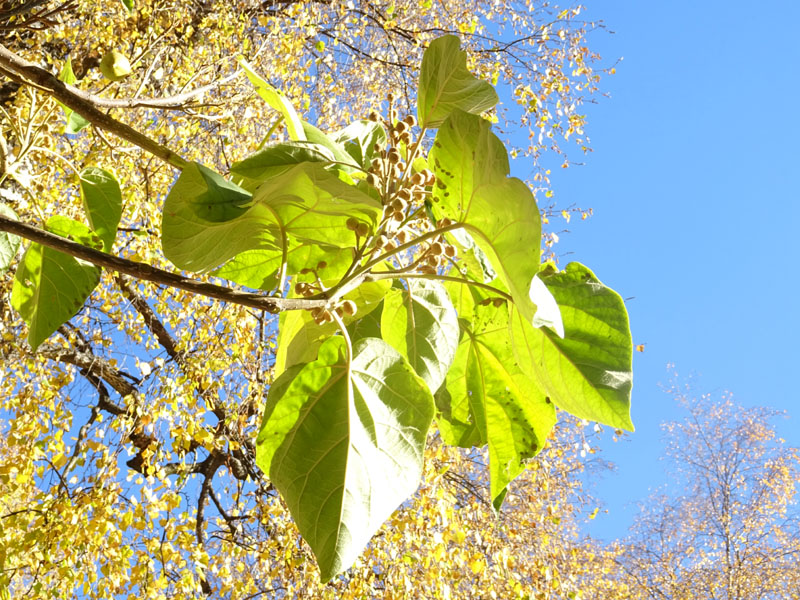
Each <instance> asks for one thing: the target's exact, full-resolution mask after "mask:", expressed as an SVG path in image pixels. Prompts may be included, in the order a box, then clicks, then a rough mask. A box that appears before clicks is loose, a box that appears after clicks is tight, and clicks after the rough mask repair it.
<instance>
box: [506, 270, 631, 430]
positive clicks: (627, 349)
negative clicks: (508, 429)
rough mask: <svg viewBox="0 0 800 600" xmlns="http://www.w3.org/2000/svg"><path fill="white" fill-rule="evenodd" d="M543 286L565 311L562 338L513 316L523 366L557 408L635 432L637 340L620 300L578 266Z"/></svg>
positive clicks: (554, 275)
mask: <svg viewBox="0 0 800 600" xmlns="http://www.w3.org/2000/svg"><path fill="white" fill-rule="evenodd" d="M542 281H543V282H544V283H545V285H546V286H547V288H548V289H549V290H550V292H551V293H552V294H553V297H554V298H555V300H556V302H557V303H558V306H559V308H560V310H561V316H562V319H563V322H564V337H563V339H562V338H560V337H558V335H556V334H555V333H553V332H552V331H550V330H549V329H545V328H540V329H535V328H534V327H532V326H531V325H530V323H529V321H528V320H527V319H525V318H524V317H521V316H520V315H519V313H516V314H513V315H512V317H511V334H512V338H513V344H514V352H515V354H516V356H517V359H518V360H519V364H520V366H521V367H522V368H523V369H524V370H525V371H526V372H527V373H529V374H530V375H531V377H534V378H536V379H537V380H538V381H539V382H540V384H541V386H542V388H543V389H544V390H545V391H546V393H547V394H548V396H549V397H550V399H551V400H552V401H553V402H554V403H555V404H556V405H557V406H558V407H559V408H562V409H564V410H566V411H567V412H569V413H571V414H573V415H575V416H577V417H580V418H582V419H588V420H591V421H597V422H599V423H605V424H606V425H610V426H612V427H619V428H621V429H627V430H629V431H633V423H631V418H630V401H631V389H632V387H633V372H632V360H633V341H632V339H631V333H630V328H629V325H628V313H627V311H626V310H625V304H624V303H623V301H622V298H620V296H619V294H617V293H616V292H615V291H613V290H612V289H610V288H607V287H606V286H604V285H603V284H602V283H600V282H599V281H598V280H597V278H596V277H595V276H594V273H592V272H591V271H590V270H589V269H587V268H586V267H584V266H583V265H581V264H579V263H570V264H568V265H567V268H566V269H565V270H564V271H561V272H558V273H551V274H545V273H543V274H542Z"/></svg>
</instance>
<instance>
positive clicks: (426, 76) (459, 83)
mask: <svg viewBox="0 0 800 600" xmlns="http://www.w3.org/2000/svg"><path fill="white" fill-rule="evenodd" d="M460 45H461V42H460V41H459V39H458V38H457V37H456V36H454V35H446V36H443V37H440V38H437V39H435V40H433V41H432V42H431V44H430V46H428V49H427V50H425V54H424V55H423V57H422V68H421V70H420V74H419V90H418V91H417V116H418V119H417V120H418V121H419V123H420V126H421V127H423V128H425V129H430V128H432V127H439V126H440V125H441V124H442V123H443V122H444V121H445V119H447V117H448V116H449V115H450V113H452V112H453V111H454V110H464V111H467V112H469V113H474V114H480V113H482V112H483V111H485V110H489V109H490V108H492V107H493V106H494V105H495V104H497V101H498V97H497V93H496V92H495V91H494V88H493V87H492V86H491V85H489V84H488V83H486V82H485V81H481V80H480V79H478V78H477V77H475V76H474V75H473V74H472V73H470V72H469V70H468V69H467V53H466V52H464V51H462V50H461V49H460Z"/></svg>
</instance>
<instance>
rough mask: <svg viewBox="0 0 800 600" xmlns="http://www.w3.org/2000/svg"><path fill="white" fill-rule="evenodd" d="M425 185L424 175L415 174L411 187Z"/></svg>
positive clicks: (412, 177)
mask: <svg viewBox="0 0 800 600" xmlns="http://www.w3.org/2000/svg"><path fill="white" fill-rule="evenodd" d="M423 183H425V176H424V175H423V174H422V173H414V174H413V175H412V176H411V185H422V184H423Z"/></svg>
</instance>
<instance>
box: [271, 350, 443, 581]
mask: <svg viewBox="0 0 800 600" xmlns="http://www.w3.org/2000/svg"><path fill="white" fill-rule="evenodd" d="M286 379H287V380H289V381H285V382H280V381H279V382H277V384H276V385H275V386H273V388H272V389H271V390H270V395H269V397H268V399H267V406H266V409H265V413H264V420H263V423H262V427H261V431H260V433H259V436H258V440H257V442H256V444H257V451H256V457H257V462H258V465H259V466H260V467H261V468H262V469H263V470H264V472H266V473H267V474H268V476H269V478H270V481H271V482H272V483H273V484H274V485H275V487H277V488H278V490H279V491H280V493H281V495H282V496H283V498H284V500H285V501H286V504H287V505H288V507H289V510H290V512H291V513H292V516H293V517H294V519H295V521H296V523H297V526H298V528H299V530H300V532H301V534H302V535H303V538H304V539H305V540H306V541H307V542H308V544H309V545H310V546H311V548H312V550H313V551H314V554H315V556H316V558H317V562H318V564H319V568H320V577H321V579H322V581H328V580H329V579H331V577H333V576H334V575H336V574H337V573H339V572H341V571H343V570H344V569H346V568H347V567H349V566H350V565H351V563H352V562H353V561H354V560H355V558H356V556H357V555H358V553H359V552H361V550H362V549H363V547H364V546H365V545H366V544H367V542H368V541H369V539H370V537H371V536H372V535H373V534H374V533H375V531H377V529H378V528H379V527H380V526H381V524H382V523H383V521H384V520H385V519H386V518H388V517H389V515H390V514H391V513H392V512H393V511H394V510H395V508H397V506H398V505H399V504H400V503H402V502H403V501H404V500H405V499H406V498H407V497H408V496H409V495H410V494H412V493H413V492H414V490H415V489H416V488H417V485H418V483H419V478H420V475H421V472H422V456H423V451H424V449H425V441H426V436H427V432H428V428H429V426H430V423H431V418H432V416H433V400H432V398H431V395H430V392H429V391H428V390H427V387H426V386H425V383H424V382H423V381H422V380H421V379H420V378H419V377H418V376H417V375H416V374H415V373H414V371H413V369H412V368H411V367H410V366H409V365H408V363H406V362H405V361H404V360H403V358H402V357H401V356H400V355H399V354H398V353H397V352H396V351H395V350H394V349H393V348H391V347H390V346H389V345H388V344H386V343H385V342H383V341H382V340H378V339H375V338H368V339H364V340H361V341H359V342H356V344H355V345H354V347H353V359H352V363H351V362H350V361H348V357H347V354H346V351H345V342H344V340H343V338H341V337H339V336H337V337H334V338H331V339H330V340H328V341H327V342H326V343H325V344H324V345H323V346H322V347H321V348H320V352H319V358H318V359H317V360H316V361H314V362H311V363H308V364H306V365H304V366H303V367H301V368H298V369H297V370H292V371H291V372H289V373H287V377H286Z"/></svg>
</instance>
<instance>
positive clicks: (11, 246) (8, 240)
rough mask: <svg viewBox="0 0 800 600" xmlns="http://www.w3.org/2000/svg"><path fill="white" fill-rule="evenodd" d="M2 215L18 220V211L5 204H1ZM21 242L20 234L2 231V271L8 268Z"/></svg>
mask: <svg viewBox="0 0 800 600" xmlns="http://www.w3.org/2000/svg"><path fill="white" fill-rule="evenodd" d="M0 215H3V216H4V217H7V218H9V219H14V220H17V213H15V212H14V211H13V210H11V209H10V208H9V207H8V206H6V205H5V204H0ZM19 243H20V239H19V236H16V235H12V234H10V233H6V232H5V231H0V273H5V272H6V271H7V270H8V267H9V266H10V265H11V261H12V260H14V257H15V256H16V255H17V251H18V250H19Z"/></svg>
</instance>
